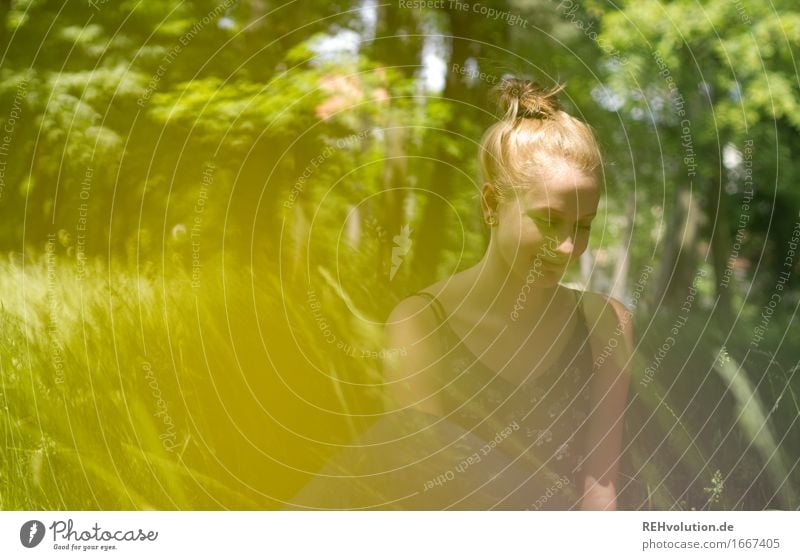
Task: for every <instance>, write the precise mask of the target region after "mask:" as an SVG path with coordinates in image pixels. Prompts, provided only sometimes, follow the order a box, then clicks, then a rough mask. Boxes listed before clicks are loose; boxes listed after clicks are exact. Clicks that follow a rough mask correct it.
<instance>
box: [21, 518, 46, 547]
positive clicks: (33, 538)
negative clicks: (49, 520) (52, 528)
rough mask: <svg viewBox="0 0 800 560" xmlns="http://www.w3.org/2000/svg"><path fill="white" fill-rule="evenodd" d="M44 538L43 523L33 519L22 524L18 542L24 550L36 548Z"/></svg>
mask: <svg viewBox="0 0 800 560" xmlns="http://www.w3.org/2000/svg"><path fill="white" fill-rule="evenodd" d="M43 538H44V523H42V522H41V521H36V520H35V519H33V520H31V521H27V522H25V523H23V524H22V529H20V530H19V540H20V542H21V543H22V546H24V547H25V548H33V547H34V546H37V545H38V544H39V543H40V542H42V539H43Z"/></svg>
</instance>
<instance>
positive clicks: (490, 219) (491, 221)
mask: <svg viewBox="0 0 800 560" xmlns="http://www.w3.org/2000/svg"><path fill="white" fill-rule="evenodd" d="M486 223H487V224H489V225H490V226H495V225H497V218H495V217H494V214H489V216H488V217H487V218H486Z"/></svg>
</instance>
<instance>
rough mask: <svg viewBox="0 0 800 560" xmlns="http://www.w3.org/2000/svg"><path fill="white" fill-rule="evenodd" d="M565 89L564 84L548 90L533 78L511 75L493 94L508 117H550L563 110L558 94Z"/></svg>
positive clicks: (498, 85) (494, 89)
mask: <svg viewBox="0 0 800 560" xmlns="http://www.w3.org/2000/svg"><path fill="white" fill-rule="evenodd" d="M563 89H564V84H560V85H557V86H556V87H554V88H553V89H550V90H546V89H544V88H542V87H541V86H540V85H539V84H538V83H537V82H534V81H532V80H524V79H521V78H513V77H510V78H503V79H502V80H501V81H500V83H499V84H497V85H496V86H495V87H494V88H493V90H492V94H493V97H494V99H495V101H496V102H497V104H498V105H499V106H500V109H501V110H503V111H505V116H506V118H508V119H511V120H516V119H518V118H526V119H548V118H551V117H552V116H553V115H555V114H556V113H557V112H558V111H560V110H561V105H560V104H559V103H558V99H557V98H556V95H557V94H558V92H560V91H561V90H563Z"/></svg>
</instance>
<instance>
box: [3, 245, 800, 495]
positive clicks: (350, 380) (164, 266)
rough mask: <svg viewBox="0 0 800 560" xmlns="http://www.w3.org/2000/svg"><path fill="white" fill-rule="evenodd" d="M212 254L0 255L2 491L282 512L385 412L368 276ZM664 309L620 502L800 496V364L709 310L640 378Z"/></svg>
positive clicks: (646, 337) (376, 312) (639, 397)
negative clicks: (122, 258) (745, 340)
mask: <svg viewBox="0 0 800 560" xmlns="http://www.w3.org/2000/svg"><path fill="white" fill-rule="evenodd" d="M204 263H205V266H204V269H203V273H202V282H201V284H200V286H199V287H197V286H196V287H192V277H191V274H190V272H189V271H187V270H186V269H185V267H184V266H181V265H179V264H176V263H173V262H171V261H170V259H169V258H168V257H167V258H165V260H164V261H162V263H147V264H139V265H130V264H128V263H125V264H121V263H117V262H116V261H113V260H112V262H110V263H109V262H104V261H101V260H94V261H90V262H88V263H87V264H86V266H85V267H83V268H79V267H78V266H76V262H75V260H74V259H73V258H70V257H68V256H67V255H65V254H61V253H59V254H55V252H54V251H52V250H51V251H49V252H45V253H44V254H41V255H34V256H31V255H30V254H29V255H28V256H27V257H26V258H25V260H24V261H23V260H21V259H20V258H19V257H15V258H9V259H6V260H3V261H2V262H0V324H1V325H2V329H0V429H1V430H2V437H3V440H4V453H3V454H2V455H1V456H0V508H2V509H5V510H8V509H151V508H152V509H227V508H232V509H281V508H285V507H288V506H287V503H286V501H287V500H289V499H290V498H291V496H293V495H295V493H296V492H297V491H298V490H299V489H301V488H302V487H303V486H304V485H305V484H306V483H307V482H308V481H309V480H311V479H312V477H313V476H314V473H316V472H318V471H320V470H321V469H322V468H323V466H324V465H325V464H326V461H327V460H328V459H329V458H330V457H332V456H333V455H334V454H335V453H336V452H337V451H338V450H340V449H341V448H342V446H343V445H346V444H347V443H348V442H349V441H351V440H352V439H353V438H354V437H355V436H356V434H359V433H362V432H364V431H365V430H367V429H368V427H369V426H370V425H372V423H373V422H374V421H375V420H376V419H377V417H378V415H379V414H380V412H381V401H380V391H381V389H380V383H381V372H380V363H379V361H377V360H375V359H373V358H370V357H365V356H363V355H361V354H362V353H364V352H362V351H364V350H378V349H380V330H381V329H380V320H381V319H382V313H384V311H385V309H382V308H381V305H379V302H378V301H377V300H378V298H377V296H376V295H375V294H370V293H369V290H368V288H367V287H365V286H367V284H369V283H365V282H360V283H359V282H357V281H353V280H354V279H353V278H350V279H349V280H348V279H347V278H344V279H342V278H341V277H340V276H338V275H336V274H334V273H332V272H331V270H330V269H328V268H326V267H325V266H324V265H322V264H317V265H316V268H315V281H314V285H313V286H309V284H308V282H307V281H298V280H297V279H296V277H291V276H286V275H282V273H281V272H280V270H276V267H274V266H273V267H272V268H270V267H269V266H266V265H265V266H261V265H253V266H252V267H251V266H244V265H242V264H241V263H238V262H223V260H222V256H221V255H213V256H212V255H206V256H205V259H204ZM398 289H400V288H398ZM312 290H313V294H312ZM382 295H383V296H385V295H386V294H382ZM391 297H394V296H391ZM391 297H390V298H389V299H391ZM317 303H319V306H318V305H317ZM384 307H385V304H384ZM315 308H316V309H321V311H319V312H315ZM647 319H648V324H649V318H647ZM670 321H671V319H670V317H669V314H668V313H667V314H666V315H665V316H664V317H663V318H657V320H656V321H654V322H653V323H652V324H650V326H649V327H648V328H647V329H646V330H645V331H644V332H642V333H641V335H642V340H641V343H640V345H639V351H638V356H639V358H638V361H637V363H636V364H634V366H633V367H632V374H633V381H632V385H631V386H632V391H631V406H630V408H629V411H628V414H627V416H626V428H627V429H626V441H625V445H626V451H625V455H624V457H623V462H622V468H621V471H622V496H621V506H622V507H626V508H655V509H687V510H688V509H762V508H784V509H794V508H797V507H799V506H800V503H799V502H798V490H797V489H798V487H800V472H799V469H798V458H800V437H798V436H800V426H798V424H797V419H798V416H800V408H799V407H798V398H797V397H798V391H800V387H798V383H800V376H798V375H796V371H797V367H796V366H795V367H793V368H792V367H782V366H781V365H780V364H779V363H778V362H777V360H776V359H774V356H767V357H766V358H765V357H764V355H763V354H757V353H749V354H746V353H744V352H738V351H737V350H736V349H735V347H734V346H729V348H728V350H726V351H724V352H723V351H722V350H721V348H722V347H723V343H724V342H725V340H724V337H722V336H721V335H720V333H719V332H718V331H715V330H714V329H709V328H708V326H707V321H706V319H705V318H702V317H701V314H699V313H698V320H697V321H694V322H690V323H689V324H687V325H686V327H684V330H683V332H682V333H681V341H680V344H679V345H678V346H676V349H675V350H674V351H673V352H672V353H671V354H670V355H669V356H668V357H667V359H666V360H665V361H664V362H663V364H662V366H661V368H660V370H659V372H658V374H657V375H656V376H655V377H654V379H653V380H652V382H650V383H648V384H646V386H644V385H642V383H641V372H642V371H643V369H644V368H645V367H646V365H647V364H648V362H649V360H650V359H651V357H652V356H653V354H654V352H655V351H656V350H657V348H658V346H659V345H660V344H661V342H662V341H663V333H664V332H666V330H667V329H668V327H669V323H670ZM640 323H642V321H640ZM326 329H330V331H331V332H332V333H333V334H334V335H335V339H334V340H333V341H332V340H331V338H330V337H329V336H326V334H325V331H326ZM339 343H342V345H343V347H339ZM728 344H730V341H728ZM348 348H352V349H354V352H348V350H347V349H348ZM367 353H368V352H367ZM353 354H355V355H353ZM745 354H746V355H745ZM759 360H760V361H759ZM391 507H402V503H400V504H395V505H393V506H391Z"/></svg>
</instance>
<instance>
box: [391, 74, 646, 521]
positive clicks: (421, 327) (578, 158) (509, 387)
mask: <svg viewBox="0 0 800 560" xmlns="http://www.w3.org/2000/svg"><path fill="white" fill-rule="evenodd" d="M558 91H560V88H559V89H556V90H551V91H543V90H542V89H540V88H539V87H538V86H537V84H536V83H535V82H530V81H526V80H520V79H514V78H510V79H504V80H503V81H502V82H501V83H500V84H499V85H498V86H497V87H496V88H495V91H494V93H495V94H496V97H497V99H498V100H499V102H500V104H501V107H502V108H503V109H504V110H505V115H504V116H503V118H502V119H501V120H499V121H498V122H496V123H495V124H493V125H492V126H490V127H489V129H488V130H487V131H486V132H485V134H484V135H483V138H482V139H481V141H480V147H479V155H480V167H481V172H482V185H481V207H482V211H483V216H484V219H485V222H486V224H487V226H488V227H489V228H491V238H490V242H489V245H488V248H487V250H486V253H485V254H484V255H483V258H482V259H481V260H480V262H478V263H477V264H476V265H474V266H472V267H470V268H468V269H466V270H464V271H462V272H459V273H457V274H455V275H453V276H452V277H449V278H446V279H443V280H441V281H439V282H437V283H435V284H433V285H432V286H429V287H427V288H425V289H424V290H422V291H420V292H418V293H417V294H415V295H413V296H411V297H408V298H407V299H405V300H403V301H401V302H400V303H399V304H398V305H397V306H396V307H395V309H394V310H393V312H392V313H391V315H390V317H389V318H388V320H387V326H386V336H387V341H386V343H387V347H388V348H389V349H402V350H403V351H402V352H393V353H391V356H392V359H390V360H387V362H386V364H385V369H386V373H387V382H386V389H387V396H388V407H389V411H390V414H393V413H394V414H405V415H406V416H407V417H413V418H414V422H416V423H417V424H418V425H419V426H421V427H420V428H419V429H418V430H417V431H416V432H415V433H414V436H415V438H416V439H417V441H436V442H438V446H439V447H438V448H435V446H433V447H431V446H430V445H429V447H428V448H426V452H425V453H424V454H423V453H416V456H415V457H409V459H408V461H407V462H406V464H405V465H397V466H396V467H395V468H396V469H397V470H398V471H402V470H403V469H406V468H407V469H410V470H409V471H408V472H409V473H411V472H413V473H414V474H413V475H409V476H413V477H417V478H418V479H420V478H425V477H426V476H430V477H431V478H428V479H426V480H424V481H421V482H419V483H418V484H417V488H420V486H421V488H422V491H421V492H420V494H415V495H414V496H415V498H414V499H416V500H417V501H416V502H415V501H414V499H412V501H411V502H409V503H412V504H414V505H413V506H412V507H436V508H441V509H445V508H451V509H452V508H458V509H499V508H505V509H603V510H611V509H615V508H616V504H617V490H618V481H617V478H618V460H619V455H620V451H621V442H622V429H623V422H622V420H623V411H624V408H625V404H626V399H627V392H628V375H627V372H626V366H627V363H628V361H629V354H630V347H631V331H630V322H629V318H630V313H629V312H627V310H626V309H625V307H624V306H622V305H621V304H620V303H619V302H617V301H615V300H613V299H611V298H608V297H605V296H601V295H597V294H593V293H588V292H579V291H576V290H572V289H568V288H566V287H564V286H562V285H560V284H559V281H560V279H561V278H562V275H563V274H564V272H565V270H566V269H567V267H568V266H569V265H570V264H571V263H573V262H575V261H576V260H577V259H578V257H579V256H580V255H581V254H582V253H583V252H584V251H585V250H586V247H587V243H588V240H589V231H590V228H591V225H592V219H593V218H594V216H595V214H596V212H597V206H598V201H599V197H600V184H601V181H600V180H601V177H600V171H601V159H600V153H599V150H598V146H597V144H596V141H595V139H594V137H593V134H592V132H591V130H590V128H589V127H588V126H587V125H586V124H585V123H583V122H581V121H580V120H578V119H576V118H574V117H572V116H570V115H568V114H567V113H565V112H564V111H563V110H561V109H560V106H559V104H558V102H557V100H556V94H557V93H558ZM420 250H424V248H423V249H420ZM423 419H424V420H423ZM387 434H388V432H387V433H386V434H384V435H387ZM426 436H429V437H428V438H427V440H426ZM411 447H413V446H411ZM457 449H458V451H457ZM423 455H424V456H423ZM437 455H441V458H440V459H439V460H436V459H435V457H436V456H437ZM423 462H427V463H428V464H429V465H435V466H433V467H430V466H429V467H428V468H426V469H423V470H422V472H424V473H426V474H422V475H420V472H419V469H418V468H417V467H418V465H420V464H421V463H423ZM411 487H412V488H413V487H414V486H413V485H411ZM420 496H422V497H420Z"/></svg>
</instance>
